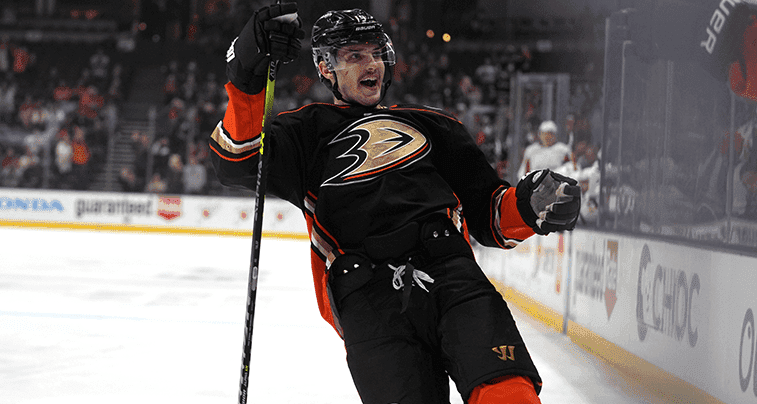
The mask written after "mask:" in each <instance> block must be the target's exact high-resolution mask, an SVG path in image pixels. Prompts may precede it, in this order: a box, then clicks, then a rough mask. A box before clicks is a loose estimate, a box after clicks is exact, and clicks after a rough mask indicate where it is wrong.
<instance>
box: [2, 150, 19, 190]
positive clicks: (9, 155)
mask: <svg viewBox="0 0 757 404" xmlns="http://www.w3.org/2000/svg"><path fill="white" fill-rule="evenodd" d="M0 167H1V168H0V186H4V187H15V186H16V169H17V167H18V155H17V154H16V149H15V148H14V147H13V146H10V147H8V149H7V150H6V151H5V155H4V156H3V162H2V166H0Z"/></svg>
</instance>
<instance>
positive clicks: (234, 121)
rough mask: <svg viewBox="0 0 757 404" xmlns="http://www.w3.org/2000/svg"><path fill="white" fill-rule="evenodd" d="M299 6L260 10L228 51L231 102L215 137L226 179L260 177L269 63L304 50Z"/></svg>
mask: <svg viewBox="0 0 757 404" xmlns="http://www.w3.org/2000/svg"><path fill="white" fill-rule="evenodd" d="M296 12H297V4H296V3H283V4H276V5H272V6H267V7H263V8H261V9H259V10H257V11H256V12H255V13H254V14H253V16H252V17H251V18H250V20H249V21H248V22H247V24H245V26H244V28H243V29H242V32H240V34H239V36H238V37H237V38H235V39H234V41H232V43H231V46H230V47H229V50H228V51H227V52H226V75H227V77H228V79H229V82H228V83H227V84H226V86H225V87H226V92H227V93H228V95H229V103H228V106H227V108H226V113H225V115H224V118H223V120H221V121H220V122H219V123H218V125H217V126H216V128H215V130H213V133H212V134H211V140H210V147H211V149H213V151H214V152H215V153H213V163H214V166H215V168H216V173H217V175H218V177H219V180H220V181H221V183H223V184H225V185H247V186H249V185H251V184H254V183H255V182H254V181H253V180H252V179H253V177H254V170H253V168H254V167H255V165H256V163H257V156H258V152H259V150H260V133H261V131H262V122H263V114H264V109H265V108H264V104H265V85H266V77H267V71H268V66H269V64H270V62H271V60H275V61H281V62H283V63H288V62H291V61H292V60H294V59H295V58H296V57H297V55H298V54H299V52H300V49H301V48H302V45H301V43H300V40H301V39H302V38H304V37H305V31H303V30H302V22H301V21H300V20H299V18H288V17H289V16H295V15H296V14H295V13H296Z"/></svg>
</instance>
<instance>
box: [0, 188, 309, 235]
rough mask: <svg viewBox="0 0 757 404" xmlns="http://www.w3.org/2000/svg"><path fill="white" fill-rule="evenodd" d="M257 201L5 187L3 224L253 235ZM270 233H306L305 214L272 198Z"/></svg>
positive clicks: (0, 205)
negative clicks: (148, 228)
mask: <svg viewBox="0 0 757 404" xmlns="http://www.w3.org/2000/svg"><path fill="white" fill-rule="evenodd" d="M254 210H255V200H254V198H239V197H236V198H220V197H208V196H183V195H159V194H137V193H108V192H75V191H65V192H63V191H46V190H31V189H10V188H0V221H9V222H29V223H40V222H42V223H59V224H71V225H76V226H90V227H98V226H108V225H111V226H112V225H120V226H135V227H154V228H166V229H167V230H168V229H170V228H185V229H198V230H203V231H208V230H210V231H212V230H223V231H242V232H245V231H252V218H253V216H254V213H255V212H254ZM265 211H266V212H265V215H264V219H263V229H264V231H266V232H277V233H293V234H303V235H304V234H306V233H307V228H306V225H305V219H304V218H303V217H302V214H301V213H300V211H299V210H298V209H297V208H295V207H294V206H292V205H291V204H289V203H288V202H285V201H282V200H280V199H276V198H267V199H266V204H265Z"/></svg>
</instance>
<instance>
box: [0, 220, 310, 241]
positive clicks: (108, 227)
mask: <svg viewBox="0 0 757 404" xmlns="http://www.w3.org/2000/svg"><path fill="white" fill-rule="evenodd" d="M0 227H23V228H33V229H49V230H90V231H92V230H94V231H109V232H131V233H162V234H190V235H216V236H232V237H251V236H252V230H234V229H208V228H199V227H170V226H148V225H134V224H121V223H86V222H85V223H81V222H43V221H26V220H24V221H20V220H0ZM262 236H263V237H270V238H283V239H291V240H309V239H310V237H309V236H308V235H307V234H306V233H294V232H276V231H264V232H263V234H262Z"/></svg>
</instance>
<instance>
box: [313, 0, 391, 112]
mask: <svg viewBox="0 0 757 404" xmlns="http://www.w3.org/2000/svg"><path fill="white" fill-rule="evenodd" d="M354 44H375V45H378V46H379V48H380V49H381V58H382V59H383V61H384V63H385V64H386V66H387V68H386V71H385V73H384V80H383V83H382V87H381V99H383V98H384V95H385V94H386V90H387V89H388V88H389V86H390V85H391V84H392V76H393V75H394V64H395V63H396V61H397V57H396V55H395V53H394V45H393V44H392V40H391V39H390V38H389V35H387V34H386V32H385V31H384V27H383V26H382V25H381V24H380V23H379V22H378V21H376V19H375V18H373V16H372V15H370V14H368V13H366V12H365V11H363V10H360V9H353V10H339V11H329V12H327V13H326V14H324V15H322V16H321V17H320V18H319V19H318V20H316V22H315V23H314V24H313V33H312V37H311V45H312V49H313V63H314V64H315V68H316V71H317V72H318V77H319V78H320V79H321V83H323V84H324V85H325V86H326V87H328V89H329V90H331V92H332V93H334V96H335V97H336V98H337V99H339V100H342V101H345V100H344V99H343V98H342V95H341V94H340V93H339V85H338V83H336V82H335V83H334V85H333V86H332V84H331V82H330V81H329V80H328V79H326V78H325V77H323V75H321V71H320V70H319V69H318V63H319V62H320V61H321V60H323V61H324V62H326V67H327V68H328V69H329V70H330V71H334V70H335V69H336V68H337V60H336V55H337V51H338V50H339V49H340V48H342V47H344V46H347V45H354Z"/></svg>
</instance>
